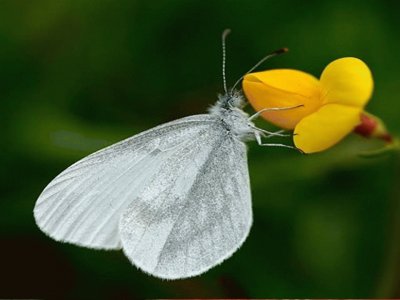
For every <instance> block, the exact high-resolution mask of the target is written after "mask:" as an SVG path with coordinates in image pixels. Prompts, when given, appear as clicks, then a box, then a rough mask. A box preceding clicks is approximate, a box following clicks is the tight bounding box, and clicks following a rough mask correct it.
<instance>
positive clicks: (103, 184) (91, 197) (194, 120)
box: [34, 115, 216, 249]
mask: <svg viewBox="0 0 400 300" xmlns="http://www.w3.org/2000/svg"><path fill="white" fill-rule="evenodd" d="M215 122H216V120H215V118H214V117H212V116H210V115H196V116H191V117H187V118H183V119H180V120H176V121H173V122H170V123H167V124H163V125H160V126H158V127H155V128H153V129H150V130H148V131H145V132H143V133H141V134H138V135H135V136H133V137H131V138H128V139H126V140H123V141H121V142H119V143H117V144H114V145H112V146H110V147H107V148H105V149H103V150H100V151H98V152H96V153H94V154H92V155H89V156H87V157H85V158H83V159H82V160H80V161H78V162H77V163H75V164H74V165H72V166H70V167H69V168H67V169H66V170H65V171H63V172H62V173H61V174H60V175H58V176H57V177H56V178H55V179H54V180H53V181H51V182H50V184H49V185H48V186H47V187H46V188H45V189H44V191H43V192H42V194H41V195H40V196H39V199H38V200H37V202H36V205H35V208H34V216H35V220H36V223H37V225H38V226H39V228H40V229H41V230H42V231H43V232H45V233H46V234H48V235H49V236H50V237H52V238H54V239H55V240H58V241H64V242H69V243H73V244H78V245H81V246H85V247H89V248H99V249H120V248H121V244H120V236H119V233H118V222H119V219H120V217H121V214H122V212H123V211H124V209H125V208H126V207H127V206H128V204H129V203H131V202H132V201H134V200H135V198H137V196H138V195H139V194H140V193H141V191H142V190H143V188H144V187H145V186H146V185H147V182H148V181H150V180H151V179H152V177H153V176H155V175H156V174H157V173H158V172H159V170H160V168H161V166H163V163H164V162H165V161H169V160H170V157H172V156H174V155H175V153H176V152H179V151H180V149H181V148H183V147H188V145H190V144H191V143H193V141H194V139H195V137H196V136H198V135H201V134H203V133H204V132H207V130H208V128H209V127H210V126H211V125H212V124H214V123H215Z"/></svg>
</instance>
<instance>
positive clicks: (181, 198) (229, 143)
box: [120, 125, 252, 279]
mask: <svg viewBox="0 0 400 300" xmlns="http://www.w3.org/2000/svg"><path fill="white" fill-rule="evenodd" d="M196 139H197V141H196V143H194V144H190V145H187V146H184V147H182V148H180V149H179V151H177V152H176V153H175V154H174V155H172V156H171V157H169V158H168V160H167V161H166V162H165V163H164V164H163V166H162V167H161V168H160V170H159V173H158V176H155V177H154V178H153V180H151V181H149V182H148V183H147V186H146V189H145V190H144V191H143V192H142V193H141V194H140V195H139V196H138V197H137V199H135V200H134V201H133V202H132V203H131V204H130V205H129V206H128V207H127V209H126V210H125V211H124V213H123V216H122V218H121V223H120V235H121V240H122V245H123V250H124V252H125V254H126V255H127V256H128V257H129V259H130V260H131V261H132V263H133V264H135V265H136V266H138V267H139V268H140V269H142V270H143V271H145V272H147V273H150V274H152V275H154V276H157V277H161V278H166V279H178V278H185V277H191V276H195V275H198V274H201V273H203V272H205V271H207V270H208V269H210V268H212V267H213V266H215V265H217V264H219V263H221V262H222V261H223V260H225V259H226V258H228V257H229V256H231V255H232V254H233V252H235V251H236V250H237V249H238V248H239V247H240V246H241V244H242V243H243V242H244V240H245V239H246V237H247V235H248V233H249V230H250V227H251V223H252V209H251V195H250V185H249V176H248V169H247V157H246V146H245V145H244V143H242V142H240V141H238V140H236V139H234V138H232V136H231V135H227V134H226V131H225V130H223V128H221V125H214V126H212V127H211V128H210V130H209V131H207V132H205V133H204V134H203V135H201V136H198V137H197V138H196ZM177 160H179V164H177V163H176V161H177Z"/></svg>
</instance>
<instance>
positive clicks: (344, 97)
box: [320, 57, 374, 107]
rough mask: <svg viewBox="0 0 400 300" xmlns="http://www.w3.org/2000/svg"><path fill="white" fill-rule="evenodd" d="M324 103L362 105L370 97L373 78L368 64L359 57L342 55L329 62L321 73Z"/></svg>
mask: <svg viewBox="0 0 400 300" xmlns="http://www.w3.org/2000/svg"><path fill="white" fill-rule="evenodd" d="M320 82H321V85H322V87H323V88H324V90H325V91H324V93H326V94H325V95H324V102H325V103H341V104H345V105H352V106H358V107H364V105H365V104H366V103H367V102H368V100H369V98H370V97H371V94H372V90H373V85H374V83H373V79H372V74H371V71H370V70H369V68H368V66H367V65H366V64H365V63H364V62H363V61H362V60H360V59H358V58H354V57H344V58H340V59H337V60H334V61H333V62H331V63H330V64H329V65H328V66H327V67H326V68H325V70H324V71H323V72H322V74H321V79H320Z"/></svg>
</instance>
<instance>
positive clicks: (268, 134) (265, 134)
mask: <svg viewBox="0 0 400 300" xmlns="http://www.w3.org/2000/svg"><path fill="white" fill-rule="evenodd" d="M249 126H250V127H251V128H252V129H254V130H256V131H258V132H260V134H261V135H262V136H263V137H265V138H267V139H268V138H270V137H274V136H283V137H288V136H292V135H291V134H283V132H285V130H278V131H268V130H265V129H262V128H258V127H256V126H254V125H253V124H251V123H250V124H249Z"/></svg>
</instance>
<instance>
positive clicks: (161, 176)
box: [34, 88, 287, 279]
mask: <svg viewBox="0 0 400 300" xmlns="http://www.w3.org/2000/svg"><path fill="white" fill-rule="evenodd" d="M225 90H226V88H225ZM243 104H244V100H243V97H242V95H241V94H240V93H237V92H236V93H233V92H232V91H231V92H229V93H226V94H225V95H224V96H221V97H220V98H219V100H218V101H217V103H216V104H215V105H214V106H213V107H212V108H211V109H210V112H209V114H203V115H194V116H190V117H186V118H183V119H179V120H176V121H172V122H169V123H166V124H163V125H160V126H158V127H155V128H153V129H150V130H148V131H145V132H143V133H140V134H138V135H135V136H133V137H131V138H128V139H126V140H124V141H121V142H119V143H117V144H114V145H112V146H109V147H107V148H105V149H102V150H100V151H98V152H96V153H94V154H92V155H89V156H87V157H85V158H83V159H82V160H80V161H78V162H77V163H75V164H73V165H72V166H70V167H69V168H67V169H66V170H65V171H63V172H62V173H61V174H60V175H58V176H57V177H56V178H55V179H54V180H53V181H51V182H50V184H49V185H48V186H47V187H46V188H45V189H44V191H43V192H42V194H41V195H40V197H39V199H38V200H37V202H36V206H35V208H34V216H35V219H36V223H37V225H38V226H39V227H40V229H41V230H42V231H43V232H45V233H46V234H48V235H49V236H50V237H52V238H53V239H55V240H57V241H62V242H68V243H73V244H76V245H80V246H84V247H88V248H94V249H122V250H123V251H124V253H125V255H126V256H127V257H128V258H129V260H130V261H131V262H132V263H133V264H134V265H135V266H137V267H138V268H140V269H141V270H143V271H144V272H146V273H149V274H151V275H153V276H156V277H160V278H165V279H179V278H186V277H192V276H196V275H199V274H201V273H203V272H205V271H207V270H209V269H210V268H212V267H214V266H215V265H217V264H219V263H221V262H222V261H223V260H225V259H227V258H228V257H230V256H231V255H232V254H233V253H234V252H235V251H236V250H237V249H238V248H239V247H240V246H241V245H242V244H243V242H244V241H245V239H246V238H247V235H248V234H249V230H250V227H251V224H252V208H251V195H250V182H249V174H248V168H247V155H246V145H245V143H244V142H245V141H247V140H249V139H252V138H255V139H256V140H257V141H258V143H259V144H260V145H266V146H269V145H276V146H285V145H280V144H262V142H261V135H263V134H265V133H266V134H269V135H270V136H272V135H279V133H270V132H267V131H264V130H262V129H259V128H257V127H255V125H254V124H253V123H252V122H251V120H252V118H254V117H256V116H258V115H259V113H260V112H259V113H257V114H256V115H254V116H253V117H250V118H249V117H248V115H247V114H246V113H245V112H243V111H242V106H243ZM283 109H287V108H283ZM272 110H276V109H272Z"/></svg>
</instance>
